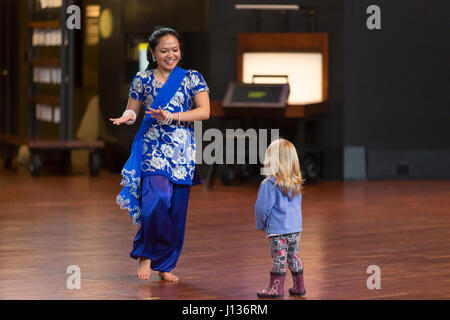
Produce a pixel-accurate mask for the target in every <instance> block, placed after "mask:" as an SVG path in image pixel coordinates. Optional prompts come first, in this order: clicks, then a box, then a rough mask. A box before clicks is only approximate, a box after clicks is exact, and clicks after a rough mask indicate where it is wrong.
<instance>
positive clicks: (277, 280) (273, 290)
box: [256, 272, 286, 298]
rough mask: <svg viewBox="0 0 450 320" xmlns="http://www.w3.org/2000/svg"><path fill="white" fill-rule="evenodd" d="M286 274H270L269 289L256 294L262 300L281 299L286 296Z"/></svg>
mask: <svg viewBox="0 0 450 320" xmlns="http://www.w3.org/2000/svg"><path fill="white" fill-rule="evenodd" d="M285 278H286V273H285V272H283V273H277V272H270V283H269V287H268V288H267V289H263V290H259V291H258V292H257V293H256V294H257V296H258V297H260V298H281V297H282V296H283V295H284V279H285Z"/></svg>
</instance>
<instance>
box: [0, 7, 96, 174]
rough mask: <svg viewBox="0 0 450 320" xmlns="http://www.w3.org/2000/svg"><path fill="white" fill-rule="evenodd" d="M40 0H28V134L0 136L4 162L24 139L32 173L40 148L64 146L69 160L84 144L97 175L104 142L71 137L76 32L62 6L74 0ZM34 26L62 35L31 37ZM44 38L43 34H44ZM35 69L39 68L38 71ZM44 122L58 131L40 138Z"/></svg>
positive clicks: (38, 162)
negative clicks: (53, 0)
mask: <svg viewBox="0 0 450 320" xmlns="http://www.w3.org/2000/svg"><path fill="white" fill-rule="evenodd" d="M41 3H43V2H42V1H41V0H28V12H29V22H28V28H29V31H30V32H29V39H28V65H29V72H28V79H29V80H28V105H29V107H28V123H29V127H28V139H23V138H19V137H15V136H11V135H0V141H2V142H3V143H4V144H5V145H6V149H5V152H4V159H3V160H4V166H5V167H6V168H8V167H10V166H11V163H12V161H11V159H12V155H13V153H14V152H13V149H14V148H17V147H18V146H20V145H23V144H26V145H28V147H29V149H30V153H31V158H30V171H31V174H32V175H33V176H39V174H40V170H41V167H42V164H43V163H42V157H41V155H42V153H43V152H62V153H63V156H64V157H66V160H67V158H68V157H70V151H71V150H75V149H88V150H89V151H90V156H89V168H90V174H91V175H97V174H98V171H99V167H100V153H99V151H100V150H101V149H102V148H103V147H104V142H103V141H99V140H93V141H85V140H73V138H72V131H73V87H74V60H75V59H74V45H75V43H74V32H77V31H76V30H68V29H67V28H66V18H67V17H66V8H67V7H68V6H69V5H71V4H73V0H61V6H59V7H57V8H41V6H40V4H41ZM38 31H39V32H44V34H45V32H49V33H50V32H51V34H50V36H55V34H56V35H57V36H59V37H60V38H57V39H56V41H49V42H48V45H47V44H42V43H40V42H39V43H34V42H33V35H34V33H35V32H38ZM48 38H50V37H48ZM44 39H46V40H47V35H46V36H45V37H44ZM53 40H55V39H53ZM35 42H36V41H35ZM44 42H45V41H44ZM44 47H47V48H46V49H44ZM49 53H52V54H49ZM38 68H39V69H38ZM35 72H36V73H39V72H41V73H40V74H37V75H36V74H35ZM42 73H44V75H43V78H45V81H42V80H41V79H39V80H40V81H38V82H36V81H35V80H36V78H40V76H41V75H42ZM43 115H44V116H43ZM45 125H47V126H49V125H53V126H54V125H58V126H59V130H58V131H59V136H58V137H52V139H41V138H40V128H41V126H45ZM66 163H67V161H66Z"/></svg>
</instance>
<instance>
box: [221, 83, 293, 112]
mask: <svg viewBox="0 0 450 320" xmlns="http://www.w3.org/2000/svg"><path fill="white" fill-rule="evenodd" d="M288 97H289V84H287V83H280V84H256V83H250V84H249V83H239V82H230V83H229V85H228V89H227V92H226V94H225V98H224V100H223V102H222V105H223V107H224V108H284V107H285V106H286V103H287V100H288Z"/></svg>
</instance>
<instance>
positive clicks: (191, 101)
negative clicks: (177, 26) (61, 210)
mask: <svg viewBox="0 0 450 320" xmlns="http://www.w3.org/2000/svg"><path fill="white" fill-rule="evenodd" d="M180 59H181V48H180V37H179V35H178V33H177V32H176V31H175V30H173V29H171V28H158V29H156V30H155V31H154V32H153V33H152V35H151V36H150V39H149V46H148V51H147V60H148V61H149V67H148V68H147V70H146V71H143V72H138V73H137V74H136V76H135V77H134V79H133V82H132V84H131V88H130V92H129V99H128V105H127V108H126V110H125V111H124V113H123V115H122V116H121V117H120V118H114V119H113V118H111V119H110V121H112V122H113V124H115V125H121V124H123V123H126V124H129V125H130V124H133V123H134V122H135V120H136V118H137V115H138V114H139V111H140V109H141V106H144V109H145V117H144V120H143V121H142V123H141V126H140V128H139V131H138V133H137V134H136V137H135V139H134V141H133V146H132V150H131V156H130V158H129V159H128V161H127V163H126V164H125V166H124V168H123V170H122V176H123V179H122V183H121V184H122V185H123V189H122V191H121V192H120V194H119V195H118V196H117V203H118V204H119V205H120V207H121V208H122V209H128V210H129V212H130V217H131V218H132V220H133V222H134V224H135V225H137V226H139V230H138V232H137V234H136V236H135V238H134V241H133V250H132V251H131V253H130V256H131V257H132V258H133V259H136V260H138V268H137V275H138V277H139V278H140V279H143V280H147V279H149V278H150V270H155V271H159V276H160V278H161V279H162V280H166V281H178V277H177V276H175V275H173V274H172V273H171V270H172V269H173V268H175V266H176V264H177V261H178V258H179V256H180V253H181V249H182V247H183V241H184V231H185V226H186V212H187V206H188V200H189V191H190V187H191V186H193V185H196V184H199V183H201V182H200V178H199V175H198V172H197V171H196V168H195V152H196V148H195V140H194V130H193V122H194V121H201V120H207V119H209V113H210V103H209V88H208V85H207V84H206V82H205V80H204V79H203V77H202V75H201V74H200V73H199V72H198V71H195V70H183V69H181V68H180V67H178V66H177V64H178V63H179V61H180ZM198 151H199V152H201V151H202V150H198Z"/></svg>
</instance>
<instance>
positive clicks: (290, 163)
mask: <svg viewBox="0 0 450 320" xmlns="http://www.w3.org/2000/svg"><path fill="white" fill-rule="evenodd" d="M264 173H265V174H266V175H267V178H266V179H265V180H264V181H263V182H265V181H266V180H267V179H269V177H270V176H273V177H274V178H275V181H276V182H275V183H276V185H279V186H280V189H281V191H282V192H283V193H284V194H285V195H287V196H288V197H289V198H294V197H295V196H297V195H298V194H300V193H301V191H302V184H303V181H304V180H303V178H302V172H301V170H300V161H299V160H298V155H297V150H296V149H295V146H294V145H293V144H292V143H291V142H290V141H288V140H286V139H277V140H274V141H273V142H272V143H271V144H270V145H269V147H268V148H267V150H266V156H265V159H264Z"/></svg>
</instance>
